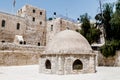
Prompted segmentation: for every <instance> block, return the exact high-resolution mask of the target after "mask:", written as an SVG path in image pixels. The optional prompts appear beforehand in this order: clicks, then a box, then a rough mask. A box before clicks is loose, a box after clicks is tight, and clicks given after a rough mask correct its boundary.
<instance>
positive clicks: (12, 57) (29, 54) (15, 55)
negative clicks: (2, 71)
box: [0, 42, 44, 66]
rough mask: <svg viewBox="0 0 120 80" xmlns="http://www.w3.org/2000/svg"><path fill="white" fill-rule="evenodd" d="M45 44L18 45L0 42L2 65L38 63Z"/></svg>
mask: <svg viewBox="0 0 120 80" xmlns="http://www.w3.org/2000/svg"><path fill="white" fill-rule="evenodd" d="M43 51H44V47H43V46H30V45H16V44H12V43H1V42H0V66H1V65H2V66H3V65H4V66H12V65H30V64H38V59H39V56H40V54H41V53H42V52H43Z"/></svg>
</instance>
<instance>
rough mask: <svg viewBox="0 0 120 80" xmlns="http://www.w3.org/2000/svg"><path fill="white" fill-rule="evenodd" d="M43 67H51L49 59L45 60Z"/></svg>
mask: <svg viewBox="0 0 120 80" xmlns="http://www.w3.org/2000/svg"><path fill="white" fill-rule="evenodd" d="M45 67H46V69H51V62H50V60H46V62H45Z"/></svg>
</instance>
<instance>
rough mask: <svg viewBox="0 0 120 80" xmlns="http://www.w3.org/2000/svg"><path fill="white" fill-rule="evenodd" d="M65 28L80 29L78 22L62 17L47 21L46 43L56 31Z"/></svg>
mask: <svg viewBox="0 0 120 80" xmlns="http://www.w3.org/2000/svg"><path fill="white" fill-rule="evenodd" d="M66 29H70V30H74V31H75V30H76V29H80V24H78V23H74V22H71V21H69V20H65V19H62V18H56V19H53V20H51V21H47V34H46V43H48V42H50V41H51V40H52V38H53V37H54V36H55V35H56V34H57V33H58V32H60V31H63V30H66Z"/></svg>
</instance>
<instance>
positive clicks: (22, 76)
mask: <svg viewBox="0 0 120 80" xmlns="http://www.w3.org/2000/svg"><path fill="white" fill-rule="evenodd" d="M0 80H120V67H97V72H96V73H90V74H76V75H54V74H42V73H39V66H38V65H29V66H9V67H5V66H1V67H0Z"/></svg>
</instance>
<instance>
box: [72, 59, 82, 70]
mask: <svg viewBox="0 0 120 80" xmlns="http://www.w3.org/2000/svg"><path fill="white" fill-rule="evenodd" d="M81 69H83V64H82V62H81V61H80V60H78V59H77V60H75V61H74V63H73V70H81Z"/></svg>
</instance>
